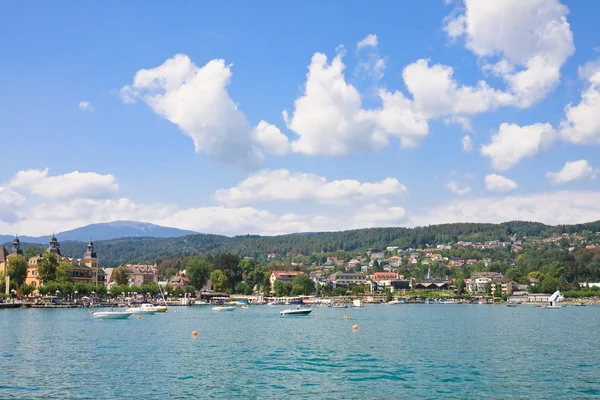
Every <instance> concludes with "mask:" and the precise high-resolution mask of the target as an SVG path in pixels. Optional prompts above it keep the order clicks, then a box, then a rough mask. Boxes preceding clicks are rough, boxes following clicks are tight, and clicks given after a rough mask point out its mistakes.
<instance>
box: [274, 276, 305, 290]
mask: <svg viewBox="0 0 600 400" xmlns="http://www.w3.org/2000/svg"><path fill="white" fill-rule="evenodd" d="M301 273H302V272H300V271H273V272H271V276H270V277H269V282H270V283H271V293H275V281H276V280H278V279H279V280H280V281H281V282H283V283H292V281H293V280H294V278H295V277H297V276H298V275H300V274H301Z"/></svg>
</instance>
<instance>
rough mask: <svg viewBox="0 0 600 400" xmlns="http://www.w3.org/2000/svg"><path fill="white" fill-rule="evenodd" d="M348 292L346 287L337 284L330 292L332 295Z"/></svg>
mask: <svg viewBox="0 0 600 400" xmlns="http://www.w3.org/2000/svg"><path fill="white" fill-rule="evenodd" d="M347 293H348V289H346V288H345V287H343V286H338V287H336V288H335V289H333V291H332V292H331V295H332V296H345V295H346V294H347Z"/></svg>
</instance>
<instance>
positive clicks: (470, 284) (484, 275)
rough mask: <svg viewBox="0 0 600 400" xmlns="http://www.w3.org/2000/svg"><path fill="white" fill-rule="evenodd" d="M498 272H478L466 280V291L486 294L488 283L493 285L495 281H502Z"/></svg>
mask: <svg viewBox="0 0 600 400" xmlns="http://www.w3.org/2000/svg"><path fill="white" fill-rule="evenodd" d="M502 278H503V277H502V274H500V273H498V272H476V273H474V274H473V275H471V277H470V278H469V279H467V280H466V289H467V292H469V293H484V292H485V289H486V286H487V285H488V283H489V284H490V285H492V283H493V281H494V280H499V279H502Z"/></svg>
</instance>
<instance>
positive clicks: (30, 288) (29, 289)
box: [20, 283, 35, 296]
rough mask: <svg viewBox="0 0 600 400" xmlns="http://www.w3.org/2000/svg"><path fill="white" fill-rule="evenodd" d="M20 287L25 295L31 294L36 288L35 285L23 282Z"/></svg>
mask: <svg viewBox="0 0 600 400" xmlns="http://www.w3.org/2000/svg"><path fill="white" fill-rule="evenodd" d="M20 289H21V293H22V294H23V296H29V295H30V294H31V293H33V291H34V290H35V286H33V285H28V284H26V283H23V284H21V286H20Z"/></svg>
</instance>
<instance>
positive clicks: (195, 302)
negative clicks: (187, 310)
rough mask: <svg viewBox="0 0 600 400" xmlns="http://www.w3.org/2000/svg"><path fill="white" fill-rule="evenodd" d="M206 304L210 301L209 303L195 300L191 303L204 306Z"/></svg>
mask: <svg viewBox="0 0 600 400" xmlns="http://www.w3.org/2000/svg"><path fill="white" fill-rule="evenodd" d="M208 304H210V303H209V302H207V301H204V300H196V301H194V304H193V305H194V306H206V305H208Z"/></svg>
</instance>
